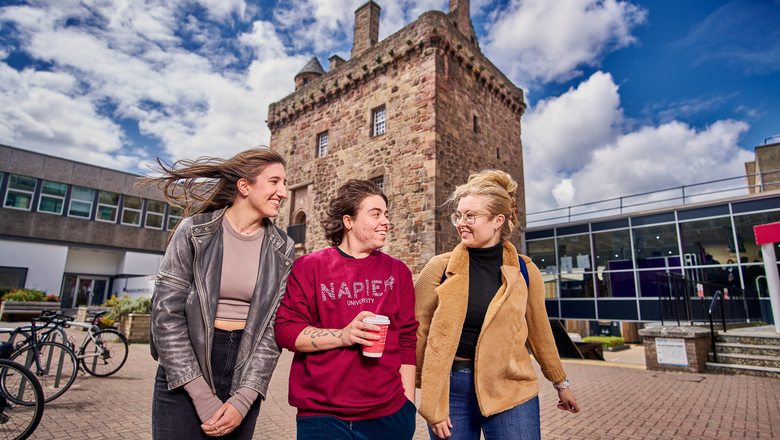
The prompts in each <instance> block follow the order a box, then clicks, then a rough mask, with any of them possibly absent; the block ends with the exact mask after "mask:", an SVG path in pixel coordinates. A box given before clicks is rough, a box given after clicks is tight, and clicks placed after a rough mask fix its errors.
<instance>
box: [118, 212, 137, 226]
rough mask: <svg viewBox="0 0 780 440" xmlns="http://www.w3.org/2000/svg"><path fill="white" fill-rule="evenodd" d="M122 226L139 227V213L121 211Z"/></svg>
mask: <svg viewBox="0 0 780 440" xmlns="http://www.w3.org/2000/svg"><path fill="white" fill-rule="evenodd" d="M122 224H125V225H140V224H141V213H140V212H139V211H132V210H129V209H125V210H123V211H122Z"/></svg>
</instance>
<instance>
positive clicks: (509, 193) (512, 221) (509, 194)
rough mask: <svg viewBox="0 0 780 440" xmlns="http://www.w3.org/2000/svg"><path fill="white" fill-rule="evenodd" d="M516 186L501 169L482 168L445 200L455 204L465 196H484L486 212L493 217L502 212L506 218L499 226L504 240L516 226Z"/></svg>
mask: <svg viewBox="0 0 780 440" xmlns="http://www.w3.org/2000/svg"><path fill="white" fill-rule="evenodd" d="M517 187H518V185H517V182H515V180H514V179H513V178H512V176H510V175H509V174H507V173H505V172H503V171H499V170H482V171H481V172H479V173H477V174H472V175H470V176H469V180H468V182H467V183H464V184H463V185H459V186H458V187H456V188H455V191H453V193H452V195H451V196H450V198H449V199H447V202H449V203H453V204H457V203H458V201H459V200H460V199H461V198H463V197H465V196H472V195H473V196H477V195H478V196H486V197H487V210H488V212H489V213H490V214H491V215H492V216H494V217H495V216H496V215H499V214H503V215H504V218H505V219H506V220H505V221H504V225H503V226H502V227H501V238H502V239H504V240H506V239H508V238H509V237H510V236H512V230H513V229H514V228H515V226H517V200H516V198H515V194H516V193H517Z"/></svg>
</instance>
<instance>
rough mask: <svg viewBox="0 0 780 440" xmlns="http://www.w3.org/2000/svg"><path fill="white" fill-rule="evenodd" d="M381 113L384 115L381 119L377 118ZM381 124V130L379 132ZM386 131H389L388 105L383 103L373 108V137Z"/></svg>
mask: <svg viewBox="0 0 780 440" xmlns="http://www.w3.org/2000/svg"><path fill="white" fill-rule="evenodd" d="M379 114H381V115H382V119H381V120H377V116H378V115H379ZM380 126H381V132H378V131H379V130H380V128H379V127H380ZM385 133H387V107H386V106H384V105H382V106H379V107H377V108H375V109H374V110H371V137H376V136H381V135H383V134H385Z"/></svg>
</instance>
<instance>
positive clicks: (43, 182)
mask: <svg viewBox="0 0 780 440" xmlns="http://www.w3.org/2000/svg"><path fill="white" fill-rule="evenodd" d="M46 182H51V183H56V184H58V185H65V193H64V194H63V195H62V196H55V195H53V194H47V193H45V192H44V189H43V187H44V186H45V185H46ZM67 195H68V184H66V183H60V182H55V181H53V180H41V195H40V197H38V211H37V212H43V213H45V214H53V215H62V211H63V210H64V209H65V197H66V196H67ZM44 198H47V199H56V200H60V201H61V202H62V204H60V211H59V212H53V211H44V210H42V209H41V205H42V204H43V199H44Z"/></svg>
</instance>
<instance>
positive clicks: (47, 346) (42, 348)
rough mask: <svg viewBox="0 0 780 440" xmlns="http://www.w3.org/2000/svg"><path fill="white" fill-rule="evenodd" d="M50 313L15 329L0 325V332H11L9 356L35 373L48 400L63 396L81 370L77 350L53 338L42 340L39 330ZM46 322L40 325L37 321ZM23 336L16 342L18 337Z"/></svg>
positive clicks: (42, 327) (47, 325)
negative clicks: (21, 339)
mask: <svg viewBox="0 0 780 440" xmlns="http://www.w3.org/2000/svg"><path fill="white" fill-rule="evenodd" d="M51 321H52V319H51V318H49V317H45V318H35V319H32V320H31V325H28V326H21V327H17V328H16V329H13V330H9V329H0V333H11V337H10V339H9V340H10V341H12V342H10V344H11V351H10V354H9V360H11V361H19V363H21V364H22V365H23V366H24V367H25V368H27V369H29V370H30V371H32V372H33V374H35V376H36V378H37V379H38V381H39V382H40V384H41V388H42V390H43V395H44V399H43V401H44V402H46V403H48V402H51V401H52V400H54V399H56V398H58V397H60V396H61V395H62V394H63V393H65V391H67V390H68V388H70V386H71V385H73V382H74V381H75V380H76V375H77V374H78V363H77V359H76V354H75V353H74V352H73V350H71V349H70V347H68V346H66V345H64V344H61V343H59V342H53V341H41V340H40V339H39V332H41V331H43V330H45V329H46V328H47V327H49V324H50V323H51ZM39 322H43V323H44V324H42V325H38V324H37V323H39ZM18 336H22V337H23V338H24V340H23V341H22V342H19V343H16V342H15V340H16V337H18Z"/></svg>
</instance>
